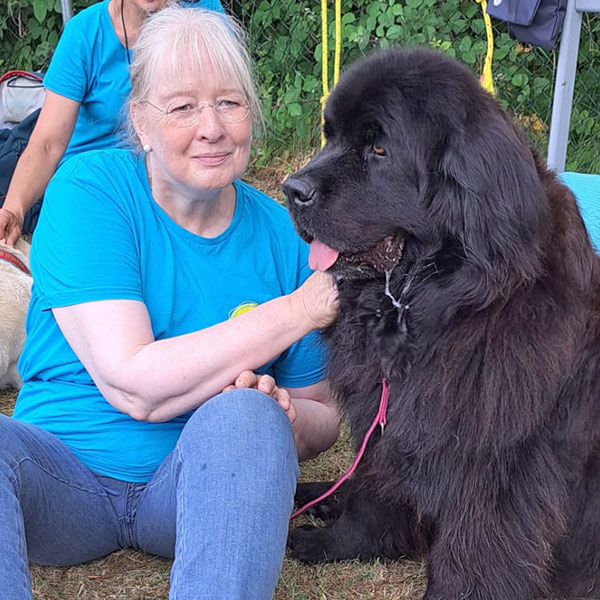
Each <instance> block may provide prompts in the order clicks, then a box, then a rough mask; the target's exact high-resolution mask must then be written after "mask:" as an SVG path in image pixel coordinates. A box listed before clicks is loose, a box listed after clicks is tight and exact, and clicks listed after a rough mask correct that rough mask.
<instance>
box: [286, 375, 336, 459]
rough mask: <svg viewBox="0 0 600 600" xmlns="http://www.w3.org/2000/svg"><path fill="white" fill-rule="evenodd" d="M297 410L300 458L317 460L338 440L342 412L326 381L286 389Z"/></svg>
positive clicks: (295, 427)
mask: <svg viewBox="0 0 600 600" xmlns="http://www.w3.org/2000/svg"><path fill="white" fill-rule="evenodd" d="M286 389H287V390H288V392H289V393H290V398H291V402H292V404H293V406H294V408H295V409H296V419H295V421H294V423H293V427H294V437H295V438H296V448H297V450H298V459H299V460H307V459H309V458H314V457H315V456H317V455H318V454H320V453H321V452H323V451H325V450H327V448H329V447H330V446H332V445H333V443H334V442H335V441H336V440H337V438H338V435H339V432H340V413H339V410H338V406H337V403H336V402H335V400H334V399H333V398H332V397H331V391H330V389H329V384H328V382H327V380H326V379H323V380H322V381H319V382H318V383H315V384H313V385H307V386H305V387H301V388H286Z"/></svg>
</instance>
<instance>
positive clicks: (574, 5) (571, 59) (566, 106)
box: [547, 0, 600, 173]
mask: <svg viewBox="0 0 600 600" xmlns="http://www.w3.org/2000/svg"><path fill="white" fill-rule="evenodd" d="M585 12H590V13H600V0H568V2H567V10H566V14H565V21H564V24H563V29H562V35H561V39H560V48H559V51H558V64H557V67H556V83H555V86H554V97H553V100H552V118H551V121H550V140H549V143H548V161H547V162H548V167H550V168H551V169H555V170H556V171H557V172H559V173H561V172H562V171H564V170H565V163H566V160H567V146H568V143H569V128H570V125H571V110H572V107H573V89H574V87H575V77H576V75H577V55H578V53H579V40H580V37H581V21H582V15H583V13H585ZM598 101H600V99H598Z"/></svg>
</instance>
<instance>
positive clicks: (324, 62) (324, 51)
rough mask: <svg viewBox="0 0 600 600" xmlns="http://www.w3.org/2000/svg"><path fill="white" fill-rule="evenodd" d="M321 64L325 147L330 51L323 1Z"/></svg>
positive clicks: (322, 139) (322, 138) (323, 0)
mask: <svg viewBox="0 0 600 600" xmlns="http://www.w3.org/2000/svg"><path fill="white" fill-rule="evenodd" d="M321 37H322V42H321V63H322V78H323V95H322V96H321V147H322V146H324V145H325V135H324V134H323V124H324V120H323V113H324V111H325V102H327V96H329V83H328V81H327V80H328V71H329V68H328V65H327V56H328V54H329V49H328V47H327V0H321Z"/></svg>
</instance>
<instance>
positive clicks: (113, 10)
mask: <svg viewBox="0 0 600 600" xmlns="http://www.w3.org/2000/svg"><path fill="white" fill-rule="evenodd" d="M169 1H171V0H103V1H102V2H99V3H97V4H94V5H92V6H90V7H89V8H86V9H85V10H83V11H81V12H80V13H78V14H77V15H75V17H73V18H72V19H71V20H69V21H68V22H67V24H66V26H65V29H64V31H63V34H62V35H61V38H60V40H59V43H58V45H57V47H56V51H55V53H54V55H53V57H52V61H51V63H50V66H49V68H48V72H47V73H46V75H45V77H44V87H45V88H46V96H45V99H44V104H43V106H42V110H41V112H40V116H39V118H38V121H37V123H36V126H35V129H34V130H33V132H32V134H31V138H30V140H29V143H28V144H27V147H26V149H25V150H24V152H23V154H22V156H21V158H20V159H19V162H18V163H17V167H16V169H15V172H14V174H13V177H12V179H11V184H10V187H9V189H8V192H7V195H6V199H5V201H4V205H3V206H2V207H1V208H0V240H1V239H3V238H6V241H7V243H8V244H10V245H14V243H15V242H16V241H17V239H18V237H19V235H20V234H21V228H22V227H23V221H24V218H25V214H26V213H27V211H28V210H30V209H31V208H32V207H33V205H34V204H35V203H36V201H37V200H38V198H41V197H42V196H43V194H44V191H45V189H46V186H47V185H48V182H49V181H50V178H51V177H52V175H53V174H54V172H55V171H56V168H57V166H58V165H60V164H62V163H63V162H64V161H65V160H66V159H67V158H69V157H71V156H74V155H76V154H77V153H79V152H83V151H85V150H94V149H97V148H114V147H116V145H117V133H118V131H119V120H120V118H121V116H122V109H123V104H124V102H125V101H126V99H127V98H128V97H129V93H130V91H131V86H130V83H129V74H128V65H129V62H130V61H131V48H132V46H133V44H134V43H135V41H136V39H137V35H138V32H139V29H140V26H141V24H142V23H143V21H144V19H145V18H146V17H147V16H148V14H150V13H152V12H154V11H156V10H158V9H160V8H162V7H163V6H164V5H165V4H166V3H167V2H169ZM198 6H201V7H203V8H207V9H211V10H217V11H220V12H222V11H223V8H222V7H221V3H220V0H200V2H199V3H198ZM34 210H36V209H34ZM37 211H39V206H38V207H37Z"/></svg>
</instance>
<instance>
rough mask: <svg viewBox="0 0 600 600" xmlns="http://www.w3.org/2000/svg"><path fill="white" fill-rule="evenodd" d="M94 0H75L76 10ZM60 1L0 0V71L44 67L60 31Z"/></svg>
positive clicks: (39, 68)
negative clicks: (2, 0) (0, 0)
mask: <svg viewBox="0 0 600 600" xmlns="http://www.w3.org/2000/svg"><path fill="white" fill-rule="evenodd" d="M92 3H93V0H74V3H73V8H74V10H75V11H77V10H81V9H82V8H85V7H86V6H89V5H90V4H92ZM62 22H63V20H62V14H61V11H60V0H5V1H4V2H0V73H3V72H4V71H8V70H9V69H24V70H26V71H31V70H36V71H37V70H41V71H43V70H45V69H46V67H47V66H48V63H49V62H50V57H51V56H52V52H53V51H54V48H55V47H56V44H57V42H58V38H59V36H60V32H61V30H62Z"/></svg>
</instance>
